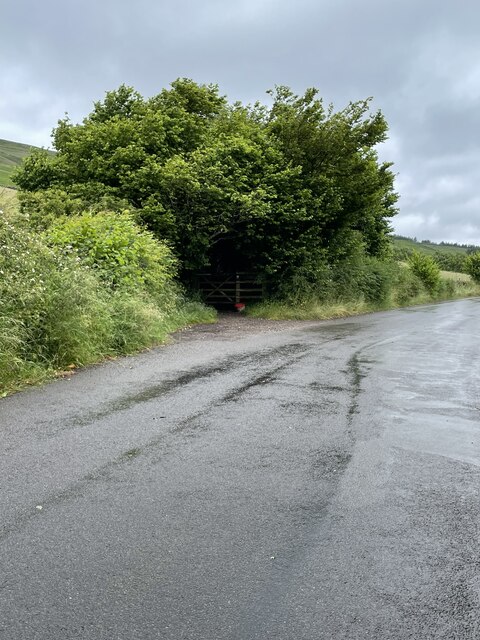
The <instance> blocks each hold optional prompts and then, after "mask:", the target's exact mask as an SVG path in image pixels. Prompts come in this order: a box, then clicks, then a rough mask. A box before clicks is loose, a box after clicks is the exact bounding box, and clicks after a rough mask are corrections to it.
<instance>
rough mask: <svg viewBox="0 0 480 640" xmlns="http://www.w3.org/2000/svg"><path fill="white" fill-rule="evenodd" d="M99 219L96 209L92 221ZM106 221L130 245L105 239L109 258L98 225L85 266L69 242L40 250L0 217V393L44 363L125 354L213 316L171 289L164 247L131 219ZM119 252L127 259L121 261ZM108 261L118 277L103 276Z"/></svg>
mask: <svg viewBox="0 0 480 640" xmlns="http://www.w3.org/2000/svg"><path fill="white" fill-rule="evenodd" d="M107 219H108V217H107V216H103V217H102V216H100V217H99V223H102V224H105V223H106V220H107ZM72 222H75V219H72ZM114 222H115V224H114V225H113V226H114V230H116V231H115V233H114V234H113V238H114V239H117V240H118V235H119V232H118V229H119V228H120V229H123V230H124V234H123V235H121V234H120V236H121V237H122V238H123V239H125V238H130V240H131V241H132V246H133V249H132V247H130V248H128V245H125V248H124V250H122V248H121V246H122V245H121V243H120V245H119V244H118V243H115V242H114V243H113V247H114V248H113V250H112V257H109V256H108V255H107V253H106V247H107V245H108V238H109V237H108V234H107V236H106V237H105V238H103V240H102V238H101V236H100V232H99V235H98V236H94V238H95V239H96V242H95V243H94V244H93V245H92V247H97V248H98V250H99V254H98V255H99V256H100V257H101V258H102V260H103V261H102V260H100V261H99V262H100V267H99V268H95V267H94V264H93V263H92V264H91V266H89V265H88V264H84V262H83V261H82V259H81V258H80V256H79V255H78V253H77V252H76V251H75V250H73V245H72V248H71V249H69V250H66V247H65V246H62V249H61V250H60V247H59V246H51V247H49V246H48V245H47V244H46V242H45V238H44V237H42V236H40V235H38V234H36V233H35V232H33V231H32V230H31V229H29V228H28V226H27V224H26V221H25V219H24V218H22V217H17V218H15V217H14V216H11V217H10V216H8V217H7V216H0V301H1V305H0V395H4V394H5V393H7V392H8V391H11V390H14V389H16V388H19V387H20V386H22V384H25V383H33V382H37V381H39V380H41V379H43V378H45V377H46V376H47V375H50V374H51V373H52V372H53V370H58V369H65V368H66V367H71V366H72V365H73V366H77V365H85V364H88V363H91V362H97V361H99V360H101V359H102V358H103V357H105V356H107V355H115V354H124V353H131V352H133V351H136V350H138V349H142V348H145V347H148V346H151V345H153V344H157V343H160V342H162V341H163V340H165V338H166V336H167V334H168V333H169V332H171V331H173V330H175V329H177V328H179V327H180V326H184V325H185V324H188V323H192V322H212V321H213V320H214V317H215V314H214V312H213V311H212V310H208V309H206V308H205V307H204V306H203V305H200V304H198V303H197V304H194V303H191V304H187V303H185V301H184V299H183V297H182V296H181V295H180V294H179V292H178V290H177V288H176V285H174V283H173V279H172V272H173V267H174V264H175V263H174V261H173V259H172V258H171V254H170V252H169V251H168V249H167V248H166V247H164V246H163V245H161V244H159V243H157V242H155V241H154V240H152V239H151V237H150V236H149V234H146V235H144V234H143V233H142V232H140V230H138V229H137V228H136V227H135V225H134V223H133V222H132V221H131V220H127V219H126V218H123V219H122V218H120V220H119V222H118V224H117V222H116V221H114ZM122 225H123V226H122ZM74 228H76V227H74ZM93 228H96V227H95V225H93ZM59 229H60V227H59ZM97 230H98V229H97ZM85 237H87V238H88V237H89V236H88V234H87V235H86V236H85ZM152 243H153V245H152ZM92 251H93V248H92ZM129 252H130V253H129ZM88 255H90V254H87V256H86V258H85V263H88ZM125 256H127V257H128V256H130V257H132V256H133V257H132V259H131V261H130V263H128V261H127V259H126V258H125ZM123 258H125V264H123V263H122V260H123ZM117 266H118V268H119V273H120V276H118V275H115V274H114V273H113V270H114V269H115V268H117ZM122 267H125V269H122ZM107 276H108V277H107ZM162 283H164V284H165V286H164V288H163V290H162ZM135 286H136V287H137V288H136V289H135ZM160 301H161V304H160Z"/></svg>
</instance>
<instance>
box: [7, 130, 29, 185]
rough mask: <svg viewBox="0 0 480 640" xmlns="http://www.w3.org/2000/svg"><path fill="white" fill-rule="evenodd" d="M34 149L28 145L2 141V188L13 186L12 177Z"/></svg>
mask: <svg viewBox="0 0 480 640" xmlns="http://www.w3.org/2000/svg"><path fill="white" fill-rule="evenodd" d="M32 148H33V147H32V146H30V145H28V144H20V143H19V142H10V141H9V140H0V187H11V186H13V184H12V181H11V179H10V176H11V175H12V172H13V170H14V169H15V167H17V166H18V165H19V164H20V163H21V161H22V159H23V158H24V157H25V156H26V155H28V154H29V152H30V150H31V149H32Z"/></svg>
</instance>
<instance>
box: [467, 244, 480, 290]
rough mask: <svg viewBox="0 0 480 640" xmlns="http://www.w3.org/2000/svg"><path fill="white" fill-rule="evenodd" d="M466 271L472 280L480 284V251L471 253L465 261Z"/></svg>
mask: <svg viewBox="0 0 480 640" xmlns="http://www.w3.org/2000/svg"><path fill="white" fill-rule="evenodd" d="M465 270H466V272H467V273H468V274H469V275H470V276H471V277H472V280H473V281H474V282H476V283H477V284H480V251H476V252H475V253H470V254H469V255H468V256H467V258H466V260H465Z"/></svg>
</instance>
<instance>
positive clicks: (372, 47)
mask: <svg viewBox="0 0 480 640" xmlns="http://www.w3.org/2000/svg"><path fill="white" fill-rule="evenodd" d="M479 28H480V2H478V0H456V1H454V0H294V1H293V0H196V1H195V0H170V1H167V0H136V2H134V1H132V0H128V1H127V0H82V1H81V2H80V1H79V0H62V1H60V0H42V2H38V1H35V0H15V1H14V2H9V3H6V2H4V3H3V6H2V11H1V17H0V59H1V61H2V65H1V75H0V138H4V139H7V140H14V141H16V142H25V143H28V144H36V145H39V146H49V145H50V133H51V130H52V128H53V127H54V126H55V125H56V122H57V120H58V119H59V118H60V117H63V115H64V113H65V112H68V113H69V115H70V118H71V119H72V120H73V121H74V122H77V121H80V120H81V119H82V118H83V117H84V116H85V115H87V114H88V113H89V112H90V111H91V108H92V103H93V101H94V100H98V99H101V98H102V97H103V95H104V93H105V91H108V90H111V89H115V88H117V87H118V86H119V85H120V84H121V83H126V84H128V85H131V86H133V87H135V89H137V90H138V91H139V92H140V93H142V94H143V95H144V96H150V95H154V94H156V93H158V92H159V91H160V90H161V89H162V88H163V87H166V86H168V85H169V84H170V82H172V81H173V80H175V79H176V78H177V77H189V78H193V79H194V80H195V81H197V82H201V83H217V84H219V86H220V89H221V92H222V93H224V94H226V95H227V96H228V98H229V99H230V100H231V101H233V100H242V101H245V102H254V101H255V100H260V101H266V96H265V91H266V90H267V89H269V88H271V87H273V86H274V85H275V84H285V85H288V86H290V87H292V88H293V89H294V90H295V91H296V92H297V93H300V92H303V91H304V90H305V89H306V88H307V87H311V86H315V87H317V88H318V89H319V90H320V95H321V96H322V97H323V98H324V99H325V100H326V101H327V102H333V103H334V105H335V107H336V108H338V109H340V108H342V107H344V106H345V105H346V104H347V103H348V102H349V101H351V100H352V101H354V100H359V99H362V98H366V97H368V96H373V98H374V107H375V108H379V109H381V110H382V111H383V113H384V114H385V116H386V118H387V121H388V123H389V125H390V140H389V141H388V142H387V143H386V144H385V145H383V148H381V150H380V153H381V157H382V159H386V160H391V161H392V162H394V165H395V166H394V168H395V171H396V173H397V174H398V177H397V190H398V191H399V193H400V195H401V199H400V202H399V207H400V213H399V214H398V216H396V218H395V219H394V226H395V230H396V232H397V233H400V234H403V235H408V236H416V237H417V238H418V239H431V240H434V241H441V240H445V241H456V242H464V243H475V244H478V245H480V195H479V191H478V186H479V184H480V137H479V134H480V37H479Z"/></svg>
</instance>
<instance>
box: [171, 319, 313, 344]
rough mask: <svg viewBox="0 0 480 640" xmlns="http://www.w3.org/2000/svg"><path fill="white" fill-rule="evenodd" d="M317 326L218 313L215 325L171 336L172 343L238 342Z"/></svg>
mask: <svg viewBox="0 0 480 640" xmlns="http://www.w3.org/2000/svg"><path fill="white" fill-rule="evenodd" d="M313 325H318V321H315V322H312V321H311V320H266V319H264V318H251V317H249V316H245V315H243V314H241V313H220V314H219V315H218V321H217V322H216V323H215V324H197V325H194V326H192V327H186V328H185V329H182V330H180V331H177V332H176V333H174V334H173V335H172V339H173V341H174V342H186V341H193V340H195V341H197V340H207V339H208V340H212V339H213V340H215V339H218V340H240V339H241V338H243V337H245V336H246V335H255V334H259V333H278V332H280V331H287V330H289V329H299V328H306V327H309V326H313Z"/></svg>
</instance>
